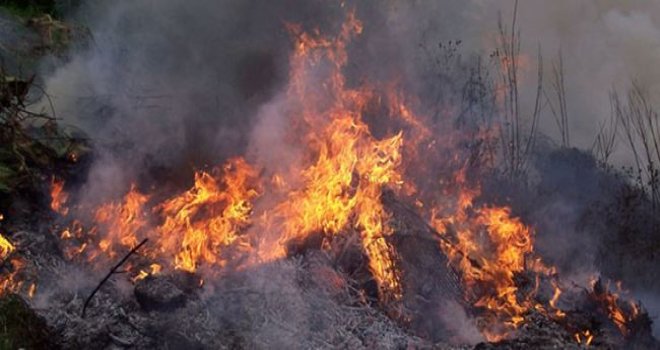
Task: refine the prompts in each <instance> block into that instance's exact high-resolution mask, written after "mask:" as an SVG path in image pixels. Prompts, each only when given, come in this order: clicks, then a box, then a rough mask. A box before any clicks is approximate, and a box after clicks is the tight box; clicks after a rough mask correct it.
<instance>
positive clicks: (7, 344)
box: [0, 294, 53, 350]
mask: <svg viewBox="0 0 660 350" xmlns="http://www.w3.org/2000/svg"><path fill="white" fill-rule="evenodd" d="M52 340H53V339H52V334H50V332H49V330H48V327H47V325H46V323H45V321H44V320H43V319H41V318H40V317H39V316H37V315H36V314H35V313H34V311H32V309H30V307H29V306H28V305H27V304H26V303H25V301H23V299H21V298H20V297H19V296H17V295H14V294H9V295H5V296H2V297H1V298H0V350H13V349H21V348H22V349H52V348H53V347H52Z"/></svg>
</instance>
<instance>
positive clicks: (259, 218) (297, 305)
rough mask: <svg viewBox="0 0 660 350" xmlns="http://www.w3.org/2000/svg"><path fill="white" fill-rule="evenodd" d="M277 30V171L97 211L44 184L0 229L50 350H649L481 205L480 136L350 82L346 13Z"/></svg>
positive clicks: (637, 329) (234, 162) (240, 162)
mask: <svg viewBox="0 0 660 350" xmlns="http://www.w3.org/2000/svg"><path fill="white" fill-rule="evenodd" d="M286 29H287V31H288V33H289V34H290V37H291V39H292V42H293V50H292V53H291V54H290V57H289V69H290V71H289V75H288V80H287V85H286V89H285V91H284V92H283V93H282V94H280V95H278V96H277V97H276V98H275V99H274V102H272V103H271V104H270V105H269V107H268V108H271V109H274V110H275V111H276V112H277V113H278V115H280V116H281V117H282V118H283V119H284V121H285V123H284V124H285V125H287V128H286V129H284V130H276V131H273V133H274V134H275V133H279V134H278V135H277V137H281V142H282V143H283V144H284V146H283V148H285V149H289V150H290V154H288V155H289V156H290V157H289V158H288V161H281V162H267V161H264V160H263V159H260V158H259V157H256V156H254V155H253V154H251V153H247V154H245V155H243V156H237V157H234V158H231V159H229V160H227V161H226V162H224V163H223V164H219V165H218V166H217V167H213V168H209V169H205V170H199V171H196V172H195V174H194V183H193V184H192V185H191V186H190V188H188V189H187V190H180V191H172V190H171V189H169V188H168V187H167V186H159V185H152V186H143V185H141V184H139V183H138V182H137V181H136V182H135V183H134V184H133V185H132V186H131V187H130V188H126V191H125V192H124V193H117V194H116V195H115V198H110V199H108V200H107V201H105V200H104V201H101V202H100V203H98V204H97V205H91V204H90V203H88V202H83V201H79V200H78V198H79V197H80V196H82V195H83V193H81V191H79V188H78V187H77V184H76V181H75V180H71V179H68V178H66V176H61V175H60V176H53V177H52V179H51V180H50V181H49V183H48V187H49V192H50V199H49V202H50V205H49V207H50V208H49V213H39V214H38V215H37V216H39V217H42V218H41V219H40V220H39V221H40V224H39V225H36V224H34V223H33V222H27V221H26V223H24V224H22V225H20V224H16V225H13V226H12V230H11V232H9V231H8V232H3V233H2V234H3V235H2V236H1V237H0V259H1V261H2V265H1V269H0V288H1V289H0V292H1V293H2V294H3V295H5V296H7V298H12V300H15V301H14V302H15V303H16V304H17V305H19V306H20V307H22V308H25V309H26V310H31V312H32V313H33V314H34V317H35V318H36V319H38V320H39V324H42V327H41V328H40V332H43V333H45V334H46V335H44V337H45V339H47V341H46V342H47V343H48V346H47V347H50V348H54V347H62V348H92V347H100V348H113V349H115V348H154V347H155V348H171V349H175V348H189V347H194V348H351V349H352V348H447V349H449V348H454V347H455V348H467V347H470V346H472V345H474V344H478V345H476V347H477V348H479V349H490V348H493V349H500V348H502V349H509V348H511V349H514V348H515V349H518V348H520V349H522V348H553V349H554V348H604V349H613V348H640V349H643V348H648V349H651V348H657V346H658V343H657V342H656V341H655V340H654V339H653V337H652V336H651V328H650V327H651V321H650V318H649V316H648V314H647V313H646V311H645V310H644V308H643V307H642V305H640V304H639V303H638V302H637V301H636V300H635V299H634V298H633V297H632V296H630V295H629V294H628V293H627V292H626V290H625V286H622V285H620V284H618V283H615V282H613V281H608V280H607V279H603V278H600V277H598V275H595V274H594V275H593V276H588V277H585V278H584V279H583V280H580V281H576V280H573V279H564V278H562V275H561V274H560V273H559V270H558V268H556V267H555V266H553V265H551V264H549V263H546V262H545V261H544V260H543V259H542V258H541V256H540V255H539V254H537V252H536V250H535V229H534V227H531V226H529V225H527V224H526V223H525V221H524V220H523V219H522V218H521V217H519V216H517V215H516V214H515V213H514V212H513V210H512V208H511V207H510V206H508V205H506V204H501V203H499V202H501V201H498V204H495V203H488V202H486V201H485V200H484V196H482V183H481V182H480V181H481V179H483V178H485V177H486V176H487V175H488V174H489V172H492V171H494V170H493V169H495V167H496V162H497V151H496V147H495V146H496V144H497V142H498V141H497V140H498V136H499V132H500V130H499V129H498V128H497V127H496V126H495V125H481V126H479V127H478V128H475V129H474V130H472V131H471V132H469V133H467V132H465V131H464V130H461V131H455V132H450V133H447V132H446V131H445V132H443V133H439V132H438V128H439V126H438V125H439V124H442V123H443V122H444V121H443V120H439V119H438V118H434V117H431V116H427V115H425V114H424V113H422V112H418V111H417V110H418V109H419V108H418V107H417V102H416V99H415V98H414V97H413V96H408V95H407V94H406V93H405V91H403V89H402V88H401V87H400V86H399V85H398V84H397V83H396V82H392V83H388V84H381V83H371V82H364V81H363V82H354V81H351V80H350V79H347V77H346V76H345V75H344V70H345V68H346V66H347V65H348V64H349V54H348V51H347V47H348V45H349V44H350V42H351V40H353V39H354V38H355V37H357V36H359V35H360V34H361V32H362V30H363V28H362V23H361V22H360V20H359V19H357V18H356V17H355V15H354V14H353V13H352V12H348V14H347V18H346V20H345V21H344V23H343V24H342V26H341V27H340V28H339V29H338V30H337V31H336V33H334V34H327V35H324V34H321V33H319V32H314V31H311V32H310V31H306V30H304V29H303V28H302V27H301V26H299V25H296V24H287V25H286ZM273 137H275V136H273ZM281 159H284V158H281ZM430 159H440V160H442V164H440V165H438V164H434V162H435V161H434V162H429V160H430ZM475 159H478V160H475ZM448 169H449V170H448ZM504 203H505V202H504ZM43 217H45V218H47V220H44V219H43ZM43 222H46V223H47V224H45V225H44V224H43ZM450 344H451V345H450ZM461 344H467V345H461Z"/></svg>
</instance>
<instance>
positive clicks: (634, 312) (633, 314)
mask: <svg viewBox="0 0 660 350" xmlns="http://www.w3.org/2000/svg"><path fill="white" fill-rule="evenodd" d="M615 285H616V291H611V290H610V284H609V283H607V284H606V285H605V286H603V284H602V282H601V280H600V279H595V280H594V281H593V282H592V294H591V295H592V296H593V297H594V298H595V299H596V301H597V302H598V303H599V304H600V305H601V306H602V307H603V309H604V310H606V312H607V316H608V317H609V319H610V320H611V321H612V322H613V323H614V325H615V326H616V327H617V328H618V329H619V331H620V332H621V334H622V335H623V336H624V337H627V336H629V335H630V332H631V329H630V325H631V324H632V323H633V321H635V319H636V318H637V317H638V316H639V315H640V306H639V305H638V304H637V303H635V302H633V301H627V302H626V301H624V300H622V299H623V297H622V295H624V294H626V293H627V292H626V291H625V290H623V288H622V287H621V282H617V283H616V284H615Z"/></svg>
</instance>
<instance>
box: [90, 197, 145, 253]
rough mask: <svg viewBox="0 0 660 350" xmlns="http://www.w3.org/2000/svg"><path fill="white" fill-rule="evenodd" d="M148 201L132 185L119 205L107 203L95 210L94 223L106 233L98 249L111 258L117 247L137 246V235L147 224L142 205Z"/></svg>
mask: <svg viewBox="0 0 660 350" xmlns="http://www.w3.org/2000/svg"><path fill="white" fill-rule="evenodd" d="M148 199H149V198H148V197H147V196H145V195H143V194H141V193H140V192H138V190H137V188H136V186H135V185H133V186H131V189H130V191H129V192H128V193H127V194H126V196H124V198H123V200H122V202H121V203H108V204H105V205H102V206H101V207H100V208H98V209H97V210H96V214H95V221H96V223H98V224H99V225H100V227H102V228H103V229H104V230H105V232H106V236H105V237H104V238H103V239H102V240H101V241H100V242H99V243H98V247H99V248H100V249H101V250H102V251H103V252H105V253H107V254H108V255H109V256H110V257H111V258H114V257H115V256H116V255H117V252H116V249H117V248H118V247H124V248H132V247H134V246H135V245H137V244H138V237H137V234H138V232H139V231H140V230H142V229H143V228H144V227H145V226H146V224H147V220H146V217H145V211H144V205H145V203H146V202H147V200H148Z"/></svg>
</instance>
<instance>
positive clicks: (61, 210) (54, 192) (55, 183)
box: [50, 177, 69, 216]
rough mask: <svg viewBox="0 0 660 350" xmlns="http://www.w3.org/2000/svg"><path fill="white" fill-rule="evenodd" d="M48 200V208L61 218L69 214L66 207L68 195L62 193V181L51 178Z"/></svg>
mask: <svg viewBox="0 0 660 350" xmlns="http://www.w3.org/2000/svg"><path fill="white" fill-rule="evenodd" d="M50 198H51V201H50V208H51V209H52V210H53V211H54V212H56V213H58V214H60V215H63V216H66V215H67V214H68V213H69V208H67V207H66V203H67V201H68V200H69V195H68V193H67V192H65V191H64V181H61V180H57V179H56V178H55V177H53V179H52V180H51V183H50Z"/></svg>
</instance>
